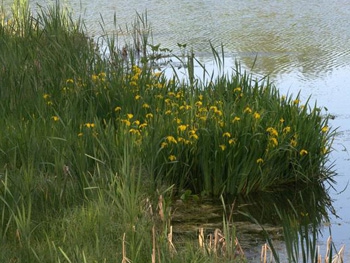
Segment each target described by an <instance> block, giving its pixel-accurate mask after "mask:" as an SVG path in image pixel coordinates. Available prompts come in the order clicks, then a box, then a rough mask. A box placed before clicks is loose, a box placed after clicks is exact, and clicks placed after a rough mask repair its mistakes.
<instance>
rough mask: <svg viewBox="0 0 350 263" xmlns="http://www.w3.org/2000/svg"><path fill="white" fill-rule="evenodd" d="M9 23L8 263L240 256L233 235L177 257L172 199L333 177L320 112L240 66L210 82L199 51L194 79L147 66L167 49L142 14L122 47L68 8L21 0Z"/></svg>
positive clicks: (0, 75) (4, 54) (1, 77)
mask: <svg viewBox="0 0 350 263" xmlns="http://www.w3.org/2000/svg"><path fill="white" fill-rule="evenodd" d="M14 11H18V12H14ZM1 17H2V21H1V24H0V46H1V49H0V61H1V64H0V87H1V89H0V102H1V103H0V104H1V106H0V125H1V127H2V129H1V130H0V176H1V177H0V179H1V185H0V206H1V224H0V235H1V256H0V259H1V261H2V262H11V261H12V262H15V261H16V260H17V261H16V262H116V261H122V262H128V259H130V260H132V261H133V262H150V261H151V260H152V262H177V261H181V262H183V261H184V259H185V261H191V262H218V260H219V261H220V262H224V260H230V259H232V257H233V256H234V255H236V260H237V261H239V260H240V257H239V256H237V254H236V251H237V249H238V248H237V246H236V245H234V242H233V240H234V238H232V242H231V243H230V242H226V243H227V244H226V245H225V252H223V253H222V254H220V256H218V254H217V253H211V250H208V249H204V252H203V249H202V248H201V247H200V243H199V244H197V245H193V244H182V246H183V247H184V248H186V249H181V250H179V251H177V252H175V251H174V248H173V246H172V245H171V244H172V241H171V240H169V233H171V232H170V218H171V213H170V204H171V198H172V197H173V196H174V195H181V193H183V191H185V190H187V191H191V193H192V194H193V195H196V196H198V197H203V196H219V195H220V194H221V193H224V194H244V195H247V194H249V193H252V192H259V191H272V190H277V189H284V188H285V187H290V186H293V187H295V188H297V187H298V186H305V185H314V184H323V183H324V182H325V181H328V180H331V175H332V173H331V171H330V170H329V167H328V166H327V161H328V154H329V152H330V150H331V148H330V147H331V143H332V140H333V137H334V134H335V132H334V130H331V129H330V128H329V126H328V119H329V117H328V116H327V115H324V112H323V111H322V110H321V109H320V108H318V107H317V106H316V105H309V104H308V102H307V101H305V102H301V101H300V99H299V96H296V97H294V98H293V97H292V96H283V95H280V94H279V92H278V90H277V89H276V88H275V87H274V86H273V85H272V84H271V83H269V82H268V81H267V80H266V81H260V82H258V81H256V80H255V79H254V78H253V76H251V75H249V74H247V73H245V72H244V71H242V70H241V69H240V67H239V65H238V64H237V67H236V68H235V69H233V71H232V75H221V76H220V77H218V78H210V77H209V81H206V82H203V81H200V80H198V79H196V78H195V76H194V75H193V69H194V68H193V65H194V61H195V58H194V57H193V54H191V53H189V54H188V55H187V57H186V56H185V57H184V58H183V63H184V65H183V66H185V67H186V68H187V69H188V75H189V79H188V81H187V80H182V79H180V78H179V77H178V76H177V75H176V74H174V76H173V77H171V78H169V77H167V76H165V74H164V73H163V72H162V71H160V70H155V68H154V67H152V66H151V65H153V64H154V63H157V61H158V60H157V59H158V58H159V57H161V52H168V50H164V49H163V50H160V49H158V48H157V47H156V46H149V45H148V37H149V35H148V34H149V27H148V24H147V21H146V19H145V18H144V17H142V16H139V17H138V21H139V22H138V23H136V24H135V25H134V26H133V27H132V32H131V33H132V36H133V38H132V39H133V41H132V42H131V44H129V45H128V46H125V48H121V47H120V46H118V45H119V43H117V42H116V41H115V38H114V37H113V36H107V37H106V38H105V39H104V43H103V46H102V45H100V43H96V42H94V41H92V39H91V38H89V37H88V35H87V33H86V31H85V30H84V27H83V24H82V23H81V21H73V20H72V19H71V17H70V16H69V15H68V14H67V12H65V10H60V6H59V5H57V6H54V7H52V8H48V9H44V10H42V11H41V12H39V13H38V14H37V15H36V16H35V17H33V16H32V15H31V14H30V13H29V12H28V9H27V7H26V5H25V3H22V2H17V6H15V7H14V9H13V12H12V13H11V14H7V13H5V10H2V13H1ZM158 52H160V53H159V54H158ZM213 55H214V58H215V59H216V60H217V61H219V64H220V61H221V58H220V57H219V55H218V53H217V52H216V51H215V50H214V49H213ZM160 197H161V198H160ZM155 226H157V227H155ZM223 231H224V234H225V236H226V237H227V240H230V239H229V238H228V237H229V236H231V235H233V234H234V229H232V227H231V226H230V227H229V225H227V226H226V227H225V228H224V230H223ZM218 257H219V259H218Z"/></svg>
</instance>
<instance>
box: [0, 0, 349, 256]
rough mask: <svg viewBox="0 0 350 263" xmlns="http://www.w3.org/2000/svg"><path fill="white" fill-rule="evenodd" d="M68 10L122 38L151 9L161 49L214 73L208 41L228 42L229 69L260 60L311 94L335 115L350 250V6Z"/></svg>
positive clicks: (112, 3)
mask: <svg viewBox="0 0 350 263" xmlns="http://www.w3.org/2000/svg"><path fill="white" fill-rule="evenodd" d="M4 2H5V4H6V3H7V4H8V5H9V3H10V2H11V1H9V0H5V1H4ZM37 3H39V4H41V5H44V6H45V5H46V4H47V1H43V0H40V1H31V6H32V8H33V10H34V9H35V6H36V4H37ZM64 5H66V6H67V7H69V8H70V9H71V10H72V11H73V12H74V13H75V15H76V16H82V18H83V19H84V20H85V23H86V27H87V29H88V32H89V33H90V34H91V35H92V36H98V35H100V34H102V30H101V27H100V22H101V17H103V20H104V29H105V30H106V31H107V33H115V32H120V29H119V28H117V29H116V27H115V24H116V25H118V26H121V27H122V28H124V25H126V24H130V23H131V22H132V21H133V20H134V18H135V14H136V12H139V13H144V12H145V11H146V10H147V18H148V21H149V22H150V24H151V26H152V29H153V41H154V44H158V43H161V46H162V47H167V48H171V49H173V50H174V52H178V47H177V43H187V46H188V50H189V49H190V48H193V50H194V51H195V53H196V56H199V57H200V59H201V61H202V62H203V63H207V64H208V65H209V68H210V67H211V66H212V63H211V62H210V61H211V58H212V56H211V51H210V46H209V41H211V42H212V43H213V44H214V45H216V46H219V45H220V44H221V43H222V44H223V45H224V48H225V54H226V59H225V61H226V66H227V67H228V68H229V67H230V66H232V65H234V61H235V60H236V59H238V60H239V61H240V62H241V63H242V65H243V67H245V68H247V69H249V68H250V67H251V66H252V65H253V63H254V60H255V59H256V63H255V65H254V68H253V70H252V72H253V73H254V74H256V75H257V76H264V75H267V74H268V75H269V76H270V78H271V80H272V81H273V82H274V83H275V84H276V86H277V87H278V88H279V89H280V90H281V92H282V93H293V94H297V93H298V92H299V91H301V100H302V101H306V100H307V98H308V97H309V96H310V95H312V100H314V101H317V103H318V105H319V106H324V107H326V108H327V109H328V112H329V113H330V114H332V115H334V116H335V119H334V120H332V121H331V124H332V126H333V127H338V131H339V135H338V136H337V138H336V140H335V142H334V151H333V153H332V155H331V158H332V159H331V161H332V162H334V163H335V169H336V171H337V173H338V175H337V177H336V180H337V182H338V184H337V185H336V190H332V191H331V192H332V198H333V199H334V207H335V209H336V211H337V213H338V215H339V216H340V218H335V217H332V219H331V224H332V235H333V239H334V241H335V242H336V245H337V246H340V245H341V244H346V246H347V247H348V248H350V190H349V189H345V190H344V188H345V187H346V185H347V183H348V181H349V179H350V169H349V168H350V155H349V149H350V110H349V106H348V104H349V100H350V46H349V43H350V20H349V17H350V1H347V0H311V1H287V0H280V1H276V0H263V1H258V0H247V1H237V0H221V1H216V0H193V1H184V0H178V1H173V0H160V1H154V0H147V1H137V0H128V1H122V0H100V1H92V0H66V1H64ZM114 14H115V17H116V21H115V23H114ZM212 68H213V69H215V67H212ZM342 190H344V191H343V192H341V193H339V191H342ZM326 237H328V233H325V238H326ZM348 254H349V250H347V255H348Z"/></svg>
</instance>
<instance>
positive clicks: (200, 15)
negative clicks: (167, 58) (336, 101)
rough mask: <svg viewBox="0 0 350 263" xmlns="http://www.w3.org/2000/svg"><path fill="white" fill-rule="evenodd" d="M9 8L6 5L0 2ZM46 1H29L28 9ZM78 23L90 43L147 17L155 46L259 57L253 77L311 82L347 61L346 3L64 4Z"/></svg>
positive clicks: (71, 0)
mask: <svg viewBox="0 0 350 263" xmlns="http://www.w3.org/2000/svg"><path fill="white" fill-rule="evenodd" d="M4 2H5V3H7V4H8V5H9V3H11V2H12V1H11V0H4ZM47 2H49V1H45V0H35V1H31V6H32V7H33V9H34V7H35V6H36V4H41V5H45V4H47ZM62 3H63V4H64V5H66V6H68V7H69V8H70V9H71V10H72V11H73V12H74V13H75V14H76V16H79V15H81V16H82V17H83V18H84V20H85V23H86V26H87V29H88V31H89V32H90V34H91V35H99V34H101V33H102V30H101V26H100V22H101V17H103V19H104V22H105V25H104V28H105V30H106V31H107V32H109V33H112V32H113V31H115V26H114V14H115V15H116V24H117V25H118V26H121V27H123V26H124V25H126V24H130V23H131V22H132V20H133V18H134V17H135V14H136V12H139V13H144V12H145V11H146V10H147V16H148V20H149V21H150V23H151V25H152V28H153V33H154V34H153V35H154V42H155V44H157V43H161V44H162V46H164V47H168V48H172V49H174V50H176V44H177V43H178V42H179V43H187V44H188V46H190V47H193V49H194V50H195V51H196V52H198V53H200V54H202V55H203V56H207V55H208V54H207V53H210V48H209V45H208V43H209V41H211V42H212V43H214V44H221V43H222V44H224V46H225V50H226V52H227V55H229V56H230V55H232V56H235V57H236V58H238V59H240V60H241V61H242V62H243V63H244V64H245V65H247V66H250V65H252V63H253V60H254V58H255V56H256V55H257V56H258V61H257V64H256V68H255V69H256V71H258V72H259V73H261V74H264V75H265V74H272V75H277V74H280V73H285V72H292V71H300V72H301V73H302V74H305V75H306V76H317V75H319V74H324V73H327V72H329V71H330V70H332V69H334V68H338V67H342V66H344V65H347V64H348V62H349V60H350V49H349V40H350V31H349V25H350V20H349V19H348V18H349V16H350V2H349V1H345V0H327V1H326V0H321V1H319V0H311V1H286V0H284V1H267V0H265V1H258V0H249V1H232V0H222V1H215V0H205V1H203V0H193V1H184V0H180V1H172V0H162V1H150V0H149V1H136V0H129V1H122V0H101V1H91V0H64V1H62Z"/></svg>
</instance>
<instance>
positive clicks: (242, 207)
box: [172, 185, 334, 260]
mask: <svg viewBox="0 0 350 263" xmlns="http://www.w3.org/2000/svg"><path fill="white" fill-rule="evenodd" d="M224 202H225V206H226V215H225V218H226V220H230V219H229V218H231V219H232V221H233V222H234V225H235V227H236V234H237V237H238V240H239V242H240V244H241V246H242V247H243V249H244V251H245V253H246V255H247V256H248V257H249V259H250V260H253V259H258V258H259V256H260V248H261V246H262V245H263V244H264V243H265V242H266V233H265V232H264V231H263V228H264V230H266V231H267V233H268V235H269V237H271V238H272V239H273V243H274V246H275V247H276V249H278V251H279V253H280V254H282V255H283V254H284V253H286V252H285V251H284V248H283V245H282V240H283V238H282V233H283V229H285V230H288V236H290V237H291V236H292V237H293V236H294V237H295V238H296V237H297V236H298V235H299V234H300V231H304V230H305V229H306V230H307V232H308V231H309V233H310V234H312V233H314V234H315V235H316V236H317V235H318V234H319V231H320V230H321V229H324V228H326V229H327V226H328V224H329V223H328V222H329V221H328V220H329V216H328V215H329V214H332V213H334V210H333V207H332V204H331V200H330V197H329V194H328V190H327V189H326V188H325V187H324V186H321V185H318V186H310V185H308V186H305V187H302V189H300V187H296V188H295V189H292V188H291V189H290V190H289V191H283V192H277V193H257V194H253V195H249V196H237V197H227V198H225V201H224ZM173 210H174V215H173V220H172V224H173V227H174V228H173V230H174V233H176V234H181V236H184V234H186V235H187V236H189V237H191V238H192V240H193V239H194V240H195V239H196V236H197V235H198V230H199V228H201V227H203V228H204V229H205V233H206V234H209V233H212V232H214V230H215V229H216V228H219V229H222V227H223V226H222V225H223V215H224V209H223V203H222V202H220V200H217V201H215V200H212V199H210V200H205V201H203V202H191V201H186V202H177V203H176V205H175V206H174V209H173ZM255 220H256V221H257V222H258V223H259V224H260V226H259V225H257V224H255V222H254V221H255ZM262 227H263V228H262ZM327 237H328V235H327V236H326V238H327ZM294 241H295V242H296V240H294ZM282 257H283V256H282Z"/></svg>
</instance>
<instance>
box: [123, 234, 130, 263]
mask: <svg viewBox="0 0 350 263" xmlns="http://www.w3.org/2000/svg"><path fill="white" fill-rule="evenodd" d="M130 262H131V260H130V259H128V258H127V257H126V249H125V233H124V234H123V259H122V263H130Z"/></svg>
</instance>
